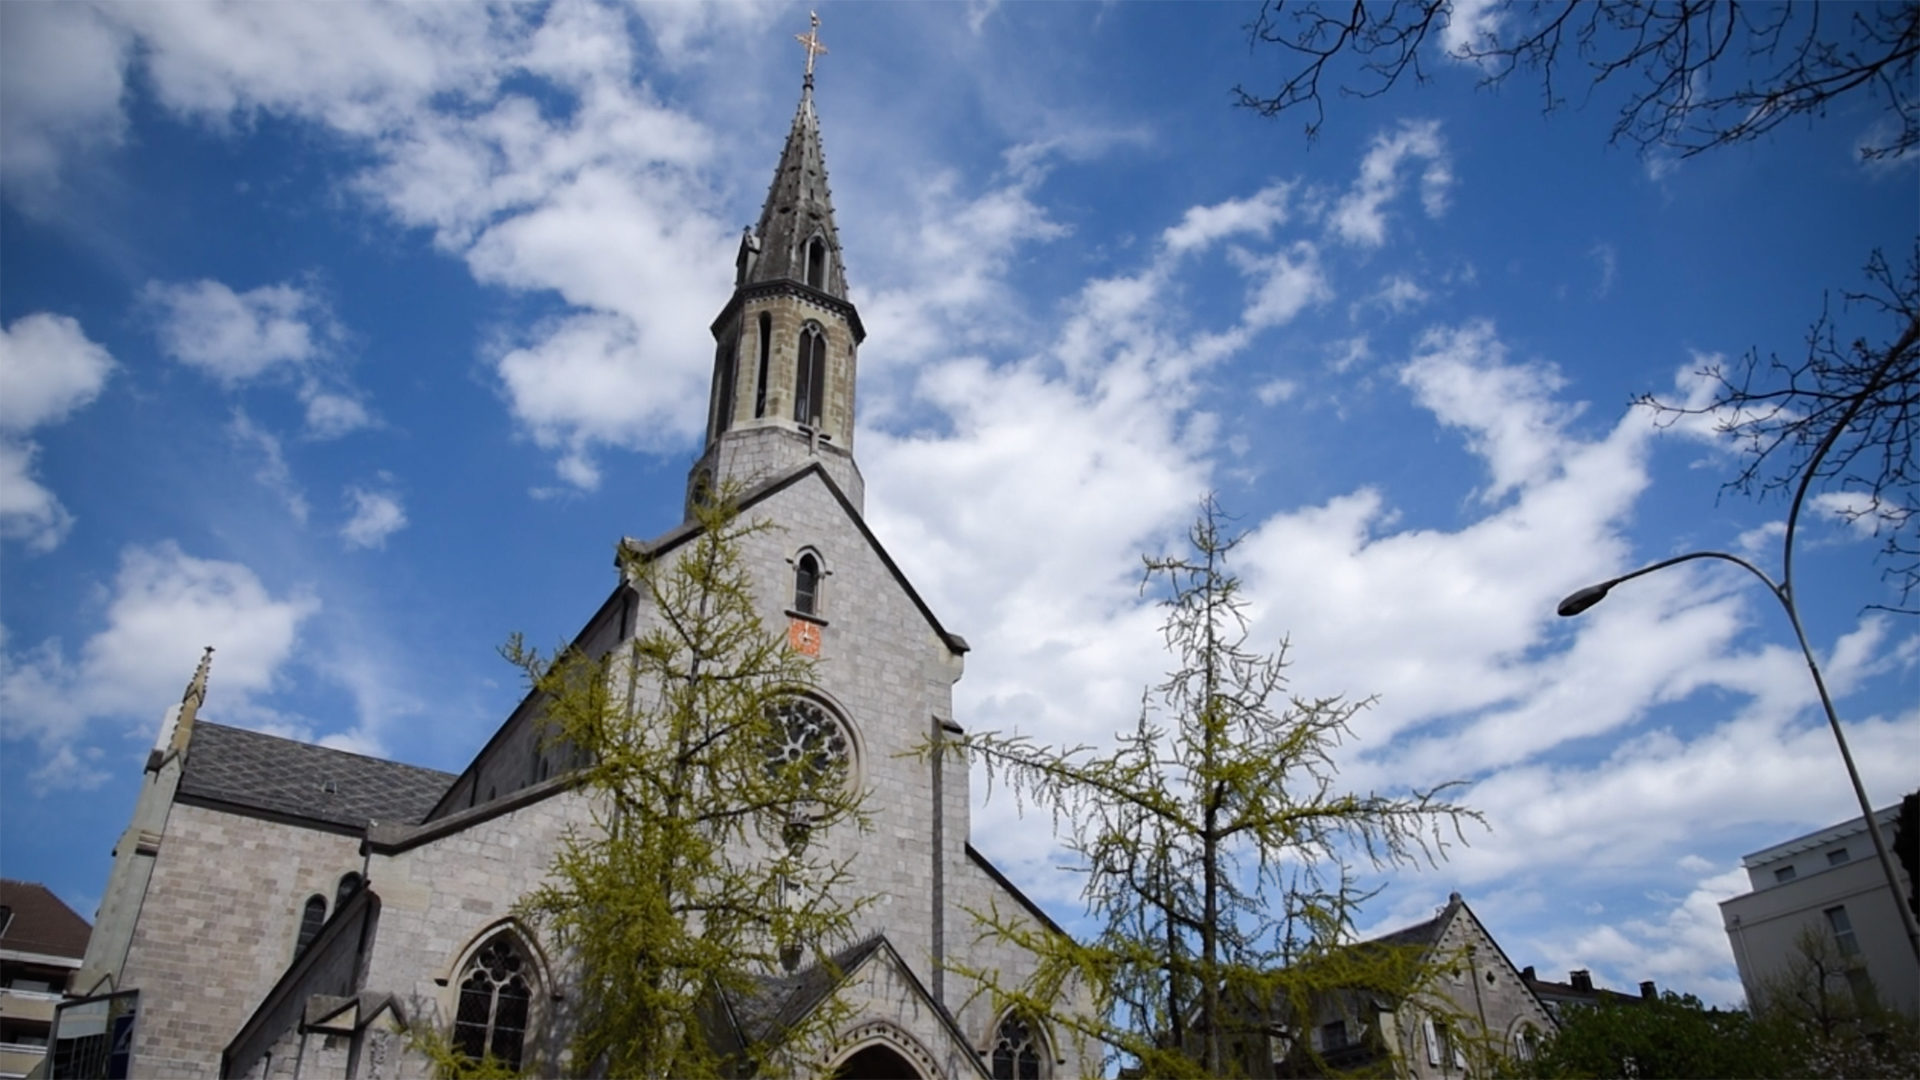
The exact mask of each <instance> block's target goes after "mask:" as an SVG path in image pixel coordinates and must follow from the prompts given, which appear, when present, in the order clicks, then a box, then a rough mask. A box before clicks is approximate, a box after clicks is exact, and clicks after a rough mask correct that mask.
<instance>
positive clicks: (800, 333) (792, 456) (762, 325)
mask: <svg viewBox="0 0 1920 1080" xmlns="http://www.w3.org/2000/svg"><path fill="white" fill-rule="evenodd" d="M819 27H820V17H819V16H818V15H815V16H813V20H812V26H811V27H810V28H809V29H808V31H807V32H806V33H805V34H796V35H795V37H796V39H797V40H799V42H800V44H801V45H802V46H804V47H805V48H806V50H807V72H806V79H805V81H804V82H802V83H801V89H800V106H799V108H798V109H797V110H796V111H795V112H794V114H793V126H792V127H791V128H790V129H789V130H788V132H787V142H786V146H785V147H784V148H783V149H782V150H781V151H780V164H779V166H778V167H777V168H776V169H775V171H774V174H773V185H772V186H771V187H770V188H768V189H767V201H766V203H765V205H763V206H762V207H761V209H760V221H759V223H758V224H757V225H755V226H754V227H753V228H751V229H748V230H745V231H744V232H743V233H742V235H741V237H740V250H739V254H738V255H737V256H736V258H735V261H734V274H733V296H732V298H731V299H729V300H728V301H727V306H726V307H725V308H722V309H721V311H720V315H719V317H718V318H716V319H714V321H713V328H712V329H713V337H714V341H715V343H716V348H715V351H714V360H713V385H712V390H711V395H710V397H709V399H708V406H707V433H706V449H705V452H703V453H702V454H701V455H700V460H699V461H697V462H696V463H695V464H694V467H693V472H692V474H691V475H690V476H689V477H688V483H687V497H688V499H689V505H691V500H694V499H697V498H699V497H701V494H702V492H703V490H704V488H705V487H706V485H720V484H725V483H729V482H731V483H733V484H736V485H738V486H741V487H751V486H753V485H754V484H756V483H758V482H760V481H762V480H766V479H770V478H772V477H774V476H777V475H779V474H781V473H784V472H786V471H788V470H789V469H791V468H793V467H795V466H798V465H804V464H807V463H809V462H812V461H819V462H820V463H821V464H822V465H824V466H825V467H826V469H827V472H828V475H830V476H832V477H833V479H834V482H835V483H837V484H839V485H840V488H841V490H842V491H843V492H845V493H846V495H847V497H848V498H849V499H851V500H852V502H853V504H854V507H855V509H863V508H864V499H863V496H864V484H863V482H862V481H861V478H860V470H859V468H858V466H856V465H855V464H854V461H853V397H854V393H853V390H854V374H855V371H856V367H857V364H856V352H857V350H858V348H859V346H860V342H861V341H862V340H864V339H865V338H866V329H865V328H864V327H863V326H861V325H860V313H859V312H858V311H856V310H854V306H853V304H852V302H851V301H849V300H848V299H847V275H846V266H845V264H844V263H843V262H842V259H841V251H840V233H839V230H838V229H836V228H835V227H834V221H833V199H832V192H831V191H830V190H829V188H828V187H827V165H826V158H825V156H824V155H823V154H822V153H821V150H820V118H819V116H818V115H817V114H816V113H815V112H814V106H813V61H814V58H815V57H816V56H818V55H819V54H820V53H824V52H826V51H827V50H826V46H824V45H822V44H820V38H819Z"/></svg>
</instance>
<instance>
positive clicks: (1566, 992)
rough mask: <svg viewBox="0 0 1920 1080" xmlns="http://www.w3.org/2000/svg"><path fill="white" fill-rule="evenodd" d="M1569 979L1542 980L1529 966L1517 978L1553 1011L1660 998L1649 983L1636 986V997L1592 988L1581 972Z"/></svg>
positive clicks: (1587, 973)
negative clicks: (1579, 1006) (1570, 1006)
mask: <svg viewBox="0 0 1920 1080" xmlns="http://www.w3.org/2000/svg"><path fill="white" fill-rule="evenodd" d="M1570 977H1571V978H1572V980H1573V981H1572V982H1554V981H1553V980H1552V979H1542V978H1540V977H1539V976H1538V975H1536V974H1534V970H1533V965H1531V964H1529V965H1527V966H1526V967H1525V968H1523V969H1522V970H1521V972H1520V978H1521V979H1523V980H1524V981H1525V982H1526V984H1527V989H1529V990H1532V991H1533V993H1534V996H1536V997H1538V998H1539V999H1540V1000H1541V1001H1543V1002H1546V1003H1547V1005H1548V1007H1549V1008H1553V1009H1556V1010H1557V1009H1558V1007H1559V1006H1561V1005H1598V1004H1600V1003H1601V1002H1603V1001H1610V1002H1613V1003H1615V1004H1618V1005H1638V1004H1640V1003H1641V1002H1643V1001H1653V1000H1656V999H1657V998H1658V997H1659V996H1660V995H1659V988H1658V987H1657V986H1655V985H1654V983H1653V981H1652V980H1648V981H1646V982H1643V983H1641V984H1640V993H1639V996H1637V997H1636V996H1635V995H1633V994H1625V993H1621V992H1620V991H1618V990H1608V989H1607V988H1605V987H1601V986H1595V985H1593V976H1592V975H1591V974H1590V973H1589V972H1587V971H1585V970H1580V971H1575V972H1572V973H1571V975H1570Z"/></svg>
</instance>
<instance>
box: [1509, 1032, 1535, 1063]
mask: <svg viewBox="0 0 1920 1080" xmlns="http://www.w3.org/2000/svg"><path fill="white" fill-rule="evenodd" d="M1513 1056H1514V1057H1516V1058H1518V1059H1519V1060H1521V1061H1532V1060H1533V1059H1534V1058H1536V1057H1539V1056H1540V1030H1539V1029H1538V1028H1536V1027H1534V1026H1533V1025H1532V1024H1522V1025H1520V1030H1519V1031H1516V1032H1514V1033H1513Z"/></svg>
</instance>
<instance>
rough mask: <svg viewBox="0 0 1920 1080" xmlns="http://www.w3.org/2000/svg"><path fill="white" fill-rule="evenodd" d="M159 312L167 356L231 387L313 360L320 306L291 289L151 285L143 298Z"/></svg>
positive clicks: (216, 284)
mask: <svg viewBox="0 0 1920 1080" xmlns="http://www.w3.org/2000/svg"><path fill="white" fill-rule="evenodd" d="M143 295H144V297H145V298H146V300H147V301H148V302H149V303H151V304H153V305H154V306H155V307H156V308H158V309H159V321H158V325H157V326H156V328H155V329H156V332H157V333H158V334H159V337H160V347H161V348H162V349H163V350H165V351H166V353H167V355H168V356H171V357H173V358H174V359H175V360H178V361H180V362H181V363H183V364H186V365H188V366H190V367H196V368H199V369H200V370H201V371H204V372H206V373H207V374H209V375H212V376H213V377H215V378H217V379H219V380H221V381H222V382H225V383H227V384H228V385H233V384H236V383H242V382H245V381H247V380H249V379H255V378H258V377H260V376H261V375H264V374H266V373H267V372H269V371H271V370H273V369H274V368H275V367H279V366H283V365H292V366H298V365H301V364H303V363H305V362H306V361H308V360H309V359H312V358H313V357H314V355H315V354H316V352H317V351H318V347H317V346H316V345H315V343H314V326H313V317H315V316H317V315H322V314H323V313H322V310H321V309H320V307H319V305H318V303H317V302H316V301H315V300H314V298H313V297H311V296H309V295H308V294H307V293H306V292H304V291H302V290H300V289H297V288H294V287H293V286H291V285H262V286H261V287H259V288H257V289H250V290H248V291H247V292H244V293H236V292H234V291H233V290H232V289H230V288H228V287H227V286H225V285H223V284H221V283H220V282H217V281H206V280H202V281H196V282H191V283H186V284H179V285H169V284H165V283H162V282H157V281H156V282H151V283H149V284H148V285H147V287H146V289H145V290H144V293H143Z"/></svg>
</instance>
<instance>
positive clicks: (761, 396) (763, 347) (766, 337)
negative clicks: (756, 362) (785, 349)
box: [753, 311, 773, 420]
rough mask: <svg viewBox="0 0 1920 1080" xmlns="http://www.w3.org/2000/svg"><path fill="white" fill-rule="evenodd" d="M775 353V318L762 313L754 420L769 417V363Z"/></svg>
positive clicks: (754, 394) (755, 377)
mask: <svg viewBox="0 0 1920 1080" xmlns="http://www.w3.org/2000/svg"><path fill="white" fill-rule="evenodd" d="M772 352H773V316H772V315H769V314H767V313H766V312H764V311H763V312H761V313H760V366H759V369H758V371H757V372H756V373H755V375H754V378H753V418H754V419H755V420H758V419H760V418H761V417H763V416H765V415H767V361H768V360H769V359H771V354H772Z"/></svg>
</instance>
